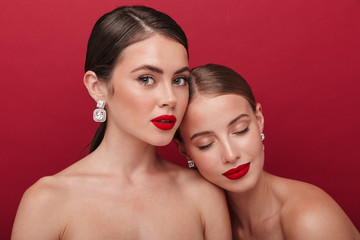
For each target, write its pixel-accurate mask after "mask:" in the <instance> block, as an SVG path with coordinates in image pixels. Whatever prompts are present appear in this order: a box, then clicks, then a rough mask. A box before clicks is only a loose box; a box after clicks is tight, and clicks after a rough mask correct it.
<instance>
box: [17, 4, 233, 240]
mask: <svg viewBox="0 0 360 240" xmlns="http://www.w3.org/2000/svg"><path fill="white" fill-rule="evenodd" d="M189 74H190V71H189V67H188V50H187V39H186V36H185V34H184V32H183V31H182V29H181V28H180V26H179V25H178V24H177V23H176V22H175V21H174V20H173V19H171V18H170V17H169V16H168V15H166V14H164V13H161V12H158V11H156V10H154V9H151V8H148V7H143V6H129V7H120V8H117V9H115V10H113V11H111V12H109V13H107V14H105V15H103V16H102V17H101V18H100V19H99V20H98V21H97V22H96V24H95V26H94V28H93V30H92V33H91V35H90V39H89V42H88V48H87V55H86V62H85V75H84V83H85V86H86V88H87V90H88V92H89V94H90V96H91V97H92V98H93V99H94V100H95V102H97V108H96V109H95V111H94V114H93V118H94V120H95V121H96V122H101V125H100V128H99V130H98V131H97V133H96V135H95V138H94V140H93V142H92V145H91V150H90V154H89V155H88V156H86V157H85V158H83V159H81V160H79V161H78V162H76V163H75V164H73V165H71V166H70V167H68V168H66V169H65V170H63V171H61V172H59V173H58V174H55V175H53V176H48V177H44V178H42V179H40V180H39V181H38V182H36V183H35V184H34V185H33V186H31V187H30V188H29V189H28V190H27V191H26V192H25V194H24V196H23V198H22V201H21V203H20V206H19V209H18V212H17V215H16V219H15V223H14V227H13V232H12V239H13V240H18V239H36V240H42V239H47V240H49V239H86V240H91V239H107V240H110V239H132V240H134V239H139V240H140V239H146V240H150V239H156V240H158V239H167V240H168V239H171V240H175V239H179V240H184V239H213V240H219V239H222V240H227V239H231V228H230V219H229V214H228V210H227V206H226V199H225V195H224V192H223V191H222V190H221V189H219V188H217V187H215V186H214V185H213V184H211V183H209V182H207V181H206V180H205V179H203V178H202V177H201V176H200V175H199V174H198V173H197V172H193V171H189V170H188V169H185V168H182V167H180V166H176V165H174V164H172V163H170V162H168V161H166V160H164V159H161V158H160V157H159V156H158V155H157V154H156V151H155V147H156V146H163V145H167V144H168V143H169V142H170V141H171V140H172V139H173V136H174V133H175V131H176V129H177V128H178V126H179V124H180V122H181V120H182V118H183V115H184V112H185V109H186V107H187V103H188V97H189V92H188V90H189V89H188V77H189Z"/></svg>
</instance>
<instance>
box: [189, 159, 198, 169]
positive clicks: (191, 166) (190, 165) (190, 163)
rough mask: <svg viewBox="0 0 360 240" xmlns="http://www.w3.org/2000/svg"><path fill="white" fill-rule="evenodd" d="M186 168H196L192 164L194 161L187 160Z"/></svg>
mask: <svg viewBox="0 0 360 240" xmlns="http://www.w3.org/2000/svg"><path fill="white" fill-rule="evenodd" d="M188 166H189V168H196V167H195V163H194V161H193V160H192V159H189V160H188Z"/></svg>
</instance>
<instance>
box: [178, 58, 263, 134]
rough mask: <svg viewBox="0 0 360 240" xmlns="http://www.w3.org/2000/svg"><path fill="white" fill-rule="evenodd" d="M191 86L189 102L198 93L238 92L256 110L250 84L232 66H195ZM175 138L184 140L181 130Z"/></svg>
mask: <svg viewBox="0 0 360 240" xmlns="http://www.w3.org/2000/svg"><path fill="white" fill-rule="evenodd" d="M189 86H190V95H189V104H190V103H191V100H192V99H193V98H194V97H195V96H196V95H197V94H211V95H225V94H236V95H240V96H242V97H244V98H245V99H246V100H247V101H248V102H249V104H250V106H251V109H252V110H253V111H254V112H255V111H256V101H255V97H254V95H253V92H252V90H251V87H250V85H249V84H248V83H247V82H246V80H245V79H244V78H243V77H242V76H241V75H240V74H238V73H237V72H235V71H234V70H232V69H231V68H228V67H225V66H221V65H217V64H206V65H203V66H199V67H196V68H193V69H192V70H191V74H190V78H189ZM174 138H175V139H177V140H180V141H182V138H181V135H180V131H179V130H177V131H176V133H175V137H174Z"/></svg>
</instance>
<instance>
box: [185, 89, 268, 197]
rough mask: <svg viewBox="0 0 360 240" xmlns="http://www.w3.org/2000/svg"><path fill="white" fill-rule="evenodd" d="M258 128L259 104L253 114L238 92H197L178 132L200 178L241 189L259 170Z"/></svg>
mask: <svg viewBox="0 0 360 240" xmlns="http://www.w3.org/2000/svg"><path fill="white" fill-rule="evenodd" d="M262 128H263V116H262V114H261V111H260V104H258V105H257V112H256V113H254V111H253V110H252V109H251V107H250V104H249V103H248V102H247V100H246V99H245V98H244V97H242V96H239V95H234V94H227V95H220V96H213V95H197V96H195V98H194V99H193V100H192V102H191V103H190V104H189V106H188V109H187V112H186V115H185V117H184V120H183V122H182V124H181V127H180V132H181V136H182V138H183V140H184V145H183V147H184V148H185V149H186V153H187V155H188V156H190V157H191V158H192V159H193V160H194V162H195V164H196V166H197V168H198V170H199V171H200V173H201V175H202V176H203V177H205V178H206V179H207V180H208V181H210V182H212V183H214V184H216V185H218V186H220V187H221V188H224V189H225V190H228V191H232V192H244V191H247V190H249V189H251V188H252V187H253V186H254V184H256V182H257V180H258V179H259V177H260V173H261V172H262V169H263V163H264V151H263V145H262V141H261V137H260V134H261V132H262ZM240 183H241V184H240Z"/></svg>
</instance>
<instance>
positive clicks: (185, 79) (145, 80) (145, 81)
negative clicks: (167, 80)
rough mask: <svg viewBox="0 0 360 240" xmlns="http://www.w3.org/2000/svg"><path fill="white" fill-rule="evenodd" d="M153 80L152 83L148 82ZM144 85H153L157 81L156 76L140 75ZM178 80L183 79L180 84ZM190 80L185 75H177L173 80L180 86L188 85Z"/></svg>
mask: <svg viewBox="0 0 360 240" xmlns="http://www.w3.org/2000/svg"><path fill="white" fill-rule="evenodd" d="M150 79H151V80H152V82H151V83H148V81H149V80H150ZM138 80H139V81H140V82H141V83H142V84H143V85H153V84H154V83H155V80H154V77H152V76H149V75H144V76H141V77H139V79H138ZM178 80H180V81H181V80H183V82H181V83H180V84H177V81H178ZM188 82H189V79H188V78H187V77H185V76H181V77H177V78H175V79H174V80H173V84H175V85H178V86H184V85H187V84H188Z"/></svg>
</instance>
